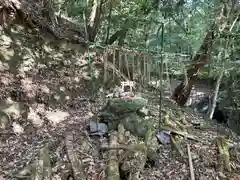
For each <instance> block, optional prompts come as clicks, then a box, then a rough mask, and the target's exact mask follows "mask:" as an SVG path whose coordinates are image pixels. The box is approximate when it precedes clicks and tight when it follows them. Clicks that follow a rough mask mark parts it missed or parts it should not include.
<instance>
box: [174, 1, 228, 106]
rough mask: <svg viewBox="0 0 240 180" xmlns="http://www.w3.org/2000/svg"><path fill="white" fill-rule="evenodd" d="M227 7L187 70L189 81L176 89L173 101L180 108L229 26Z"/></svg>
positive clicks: (221, 11)
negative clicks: (221, 33) (220, 36)
mask: <svg viewBox="0 0 240 180" xmlns="http://www.w3.org/2000/svg"><path fill="white" fill-rule="evenodd" d="M225 12H226V8H225V6H223V7H221V10H220V13H219V12H218V13H217V14H216V19H215V21H214V23H213V24H212V25H211V28H210V29H209V30H208V31H207V33H206V35H205V38H204V40H203V43H202V45H201V46H200V48H199V50H198V52H197V54H196V55H195V56H194V57H193V60H192V61H193V63H192V64H191V66H190V67H189V69H188V70H187V80H184V81H182V82H181V83H180V85H178V86H177V87H176V89H175V90H174V92H173V94H172V99H173V100H175V101H176V103H177V104H178V105H180V106H183V105H184V104H185V103H186V102H187V100H188V98H189V95H190V93H191V90H192V87H193V85H194V84H195V82H196V80H197V76H198V73H199V71H200V70H201V68H203V67H204V66H205V65H206V64H207V63H208V60H209V58H210V53H211V51H212V46H213V44H214V43H215V40H216V39H217V36H218V35H219V33H220V32H222V31H223V30H224V29H225V27H226V25H227V15H226V13H225Z"/></svg>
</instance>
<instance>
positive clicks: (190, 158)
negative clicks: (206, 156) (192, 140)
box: [187, 144, 195, 180]
mask: <svg viewBox="0 0 240 180" xmlns="http://www.w3.org/2000/svg"><path fill="white" fill-rule="evenodd" d="M187 151H188V162H189V169H190V177H191V180H195V175H194V170H193V163H192V155H191V150H190V146H189V144H187Z"/></svg>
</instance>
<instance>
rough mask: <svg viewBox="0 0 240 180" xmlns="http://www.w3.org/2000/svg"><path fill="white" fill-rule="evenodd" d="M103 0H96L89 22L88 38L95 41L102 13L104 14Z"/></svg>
mask: <svg viewBox="0 0 240 180" xmlns="http://www.w3.org/2000/svg"><path fill="white" fill-rule="evenodd" d="M102 4H103V1H102V0H94V2H93V6H92V11H91V14H90V18H89V22H88V27H87V30H88V40H89V41H91V42H94V41H95V38H96V35H97V31H98V28H99V25H100V20H101V14H102Z"/></svg>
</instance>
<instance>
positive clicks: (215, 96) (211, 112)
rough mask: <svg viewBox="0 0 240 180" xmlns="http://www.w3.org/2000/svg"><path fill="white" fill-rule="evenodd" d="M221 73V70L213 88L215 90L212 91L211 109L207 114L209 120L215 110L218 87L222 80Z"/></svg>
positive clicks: (222, 71)
mask: <svg viewBox="0 0 240 180" xmlns="http://www.w3.org/2000/svg"><path fill="white" fill-rule="evenodd" d="M223 73H224V69H222V70H221V71H220V74H219V76H218V78H217V83H216V87H215V90H214V93H213V99H212V104H211V109H210V112H209V118H210V119H212V117H213V113H214V110H215V108H216V103H217V96H218V92H219V87H220V84H221V80H222V77H223Z"/></svg>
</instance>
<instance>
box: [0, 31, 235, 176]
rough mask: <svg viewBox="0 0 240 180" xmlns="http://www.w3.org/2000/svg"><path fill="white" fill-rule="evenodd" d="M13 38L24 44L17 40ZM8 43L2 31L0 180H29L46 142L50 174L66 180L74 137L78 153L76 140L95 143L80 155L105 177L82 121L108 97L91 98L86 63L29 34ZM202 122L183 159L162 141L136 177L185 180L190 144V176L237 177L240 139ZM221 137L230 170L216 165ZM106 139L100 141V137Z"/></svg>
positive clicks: (152, 100)
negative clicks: (5, 116)
mask: <svg viewBox="0 0 240 180" xmlns="http://www.w3.org/2000/svg"><path fill="white" fill-rule="evenodd" d="M24 37H25V39H24ZM18 38H22V39H18ZM6 39H7V40H8V41H7V40H6ZM17 40H21V42H22V43H23V44H21V45H19V44H18V43H17ZM11 41H12V40H11V39H10V38H9V37H7V36H6V37H5V40H4V42H5V46H2V47H1V51H2V52H3V53H2V54H1V56H3V57H4V58H5V60H6V59H8V60H9V61H7V60H6V61H2V62H1V64H0V70H1V71H0V84H1V89H0V97H1V103H0V105H1V107H0V108H1V110H4V111H5V112H7V113H8V114H9V120H7V121H3V120H2V119H1V121H2V122H1V131H0V134H1V136H0V162H1V163H0V179H3V180H4V179H29V176H28V171H30V170H29V169H28V167H29V166H30V165H32V164H34V163H35V162H36V161H37V160H38V158H39V152H40V150H41V149H42V148H43V147H47V148H48V150H49V153H50V160H51V166H52V173H53V179H56V180H58V179H62V180H66V179H71V176H72V171H73V170H72V168H71V163H70V161H69V158H68V156H69V153H68V147H67V145H66V141H67V140H66V139H67V137H69V136H71V137H72V142H71V145H72V148H73V149H74V151H75V152H77V154H81V148H82V146H83V144H82V143H83V142H82V141H81V138H80V137H82V136H84V137H85V138H87V139H88V140H89V143H92V144H95V146H94V147H96V149H94V150H91V152H92V153H89V155H88V156H87V157H86V158H85V162H86V164H87V166H86V167H85V173H86V174H87V176H88V179H89V180H97V179H100V180H103V179H104V178H103V177H104V176H103V174H104V169H105V168H106V162H105V160H104V159H102V158H101V156H97V154H98V152H96V151H98V149H97V145H96V140H95V139H91V138H90V136H89V134H88V131H87V125H88V123H89V121H90V120H91V118H92V117H93V115H94V114H95V113H97V112H98V111H99V110H100V109H101V108H102V107H103V106H104V105H105V104H106V101H103V99H104V98H103V96H105V94H104V93H103V92H102V91H100V90H98V91H95V96H96V99H95V101H92V100H91V98H90V96H91V93H90V92H89V91H88V89H89V88H88V86H87V85H86V74H87V73H86V68H85V69H84V68H81V69H80V67H81V66H82V65H83V64H85V63H86V61H85V59H84V58H83V57H82V55H81V56H80V55H78V54H74V53H69V52H68V51H65V52H63V53H62V54H61V53H60V52H59V50H58V49H54V48H50V46H49V47H47V45H41V46H40V45H39V46H38V45H36V40H34V39H33V38H32V40H31V41H32V42H31V41H27V36H23V35H15V40H14V41H15V42H14V44H15V47H14V48H15V49H13V52H12V51H11V49H9V47H10V44H11V43H13V42H11ZM7 42H9V44H6V43H7ZM33 42H35V43H33ZM33 44H35V45H36V47H33ZM11 47H12V46H11ZM30 47H31V48H30ZM4 48H5V49H4ZM34 48H35V49H34ZM17 51H21V52H23V53H25V54H26V55H28V57H25V56H24V54H21V55H19V54H18V55H14V52H15V53H16V52H17ZM40 52H41V53H42V54H41V53H40ZM39 54H41V56H40V57H39ZM43 55H44V58H43ZM36 57H37V58H36ZM36 59H37V60H38V61H37V60H36ZM50 59H51V60H50ZM66 59H67V60H68V61H67V60H66ZM16 61H19V62H16ZM92 93H93V92H92ZM144 93H145V94H146V96H148V105H147V106H148V107H147V108H148V109H149V110H150V111H151V112H152V114H155V116H156V119H157V117H158V108H157V105H158V102H157V101H156V94H153V93H151V92H144ZM164 105H165V106H168V104H164ZM169 108H170V109H171V107H169ZM172 111H174V109H172ZM173 113H174V112H173ZM1 116H3V115H1ZM1 118H2V117H1ZM186 120H187V121H188V122H189V124H191V123H190V122H191V121H192V120H200V121H204V120H203V119H202V118H201V117H199V116H197V115H196V114H194V113H193V112H192V111H190V110H189V111H187V114H186ZM206 124H207V127H208V128H204V129H196V128H194V127H189V128H188V132H189V133H190V134H192V135H195V136H196V137H197V139H198V141H192V140H184V141H183V143H182V147H183V152H184V156H181V155H180V154H178V153H177V152H176V151H175V150H173V148H172V147H171V145H161V144H159V152H158V161H157V163H156V166H154V167H146V168H145V169H144V170H143V172H141V175H140V177H141V179H144V180H154V179H158V180H161V179H162V180H168V179H169V180H178V179H182V180H184V179H189V177H190V175H189V164H188V158H187V148H186V145H187V144H189V145H190V149H191V153H192V159H193V160H192V161H193V167H194V174H195V179H199V180H210V179H234V180H235V179H237V178H238V179H240V154H239V150H240V145H239V142H240V141H239V140H240V139H239V137H238V136H237V135H236V134H235V133H233V132H231V130H229V129H227V128H225V127H223V126H222V125H220V124H217V123H216V122H207V123H206ZM219 135H224V136H226V137H227V138H228V140H229V142H230V143H231V145H232V148H231V149H230V156H231V168H232V172H231V173H229V172H226V171H224V172H219V171H218V170H217V166H218V160H217V159H218V153H217V147H216V143H215V139H216V137H218V136H219ZM103 141H105V140H104V138H103V140H100V141H98V142H103ZM90 154H91V155H90Z"/></svg>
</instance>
